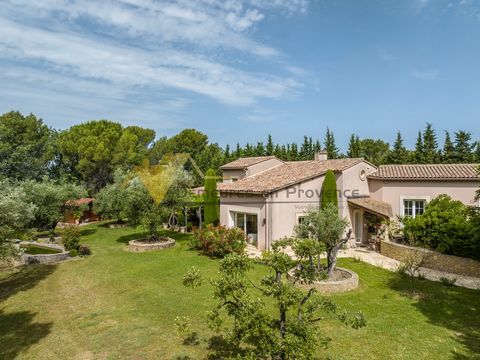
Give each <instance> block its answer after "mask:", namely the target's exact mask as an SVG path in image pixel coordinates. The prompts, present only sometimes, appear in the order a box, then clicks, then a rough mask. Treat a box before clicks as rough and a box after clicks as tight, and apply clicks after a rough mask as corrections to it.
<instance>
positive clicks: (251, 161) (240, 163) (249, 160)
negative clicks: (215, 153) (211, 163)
mask: <svg viewBox="0 0 480 360" xmlns="http://www.w3.org/2000/svg"><path fill="white" fill-rule="evenodd" d="M271 159H276V157H275V156H255V157H243V158H240V159H237V160H234V161H232V162H229V163H227V164H225V165H222V166H220V169H223V170H228V169H245V168H247V167H249V166H252V165H255V164H258V163H261V162H263V161H266V160H271Z"/></svg>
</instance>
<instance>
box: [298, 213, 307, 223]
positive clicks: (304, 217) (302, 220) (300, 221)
mask: <svg viewBox="0 0 480 360" xmlns="http://www.w3.org/2000/svg"><path fill="white" fill-rule="evenodd" d="M305 219H306V216H305V215H297V224H298V225H301V224H303V223H304V222H305Z"/></svg>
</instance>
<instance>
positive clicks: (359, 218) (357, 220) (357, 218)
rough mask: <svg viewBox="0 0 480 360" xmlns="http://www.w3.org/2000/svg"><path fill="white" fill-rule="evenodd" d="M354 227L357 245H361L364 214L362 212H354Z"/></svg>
mask: <svg viewBox="0 0 480 360" xmlns="http://www.w3.org/2000/svg"><path fill="white" fill-rule="evenodd" d="M353 223H354V224H353V226H354V231H355V243H357V245H360V244H362V243H363V214H362V212H361V211H360V210H355V211H354V212H353Z"/></svg>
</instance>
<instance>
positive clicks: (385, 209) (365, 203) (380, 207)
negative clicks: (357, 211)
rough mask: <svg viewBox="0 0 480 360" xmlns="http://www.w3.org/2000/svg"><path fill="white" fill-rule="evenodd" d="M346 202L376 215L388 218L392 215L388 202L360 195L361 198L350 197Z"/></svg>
mask: <svg viewBox="0 0 480 360" xmlns="http://www.w3.org/2000/svg"><path fill="white" fill-rule="evenodd" d="M348 203H349V204H351V205H353V206H356V207H360V208H362V209H365V210H366V211H368V212H371V213H374V214H376V215H380V216H385V217H387V218H390V217H392V216H393V212H392V206H391V205H390V204H389V203H386V202H383V201H379V200H374V199H372V198H370V197H362V198H350V199H348Z"/></svg>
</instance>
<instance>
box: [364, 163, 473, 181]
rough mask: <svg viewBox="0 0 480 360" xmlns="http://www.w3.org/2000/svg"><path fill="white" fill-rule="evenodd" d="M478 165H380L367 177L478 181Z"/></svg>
mask: <svg viewBox="0 0 480 360" xmlns="http://www.w3.org/2000/svg"><path fill="white" fill-rule="evenodd" d="M478 167H479V164H408V165H381V166H380V167H379V168H378V170H377V171H375V172H373V173H371V174H370V175H369V176H368V177H369V178H371V179H384V180H389V179H391V180H396V179H399V180H479V179H480V176H479V175H478V173H477V170H478Z"/></svg>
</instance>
